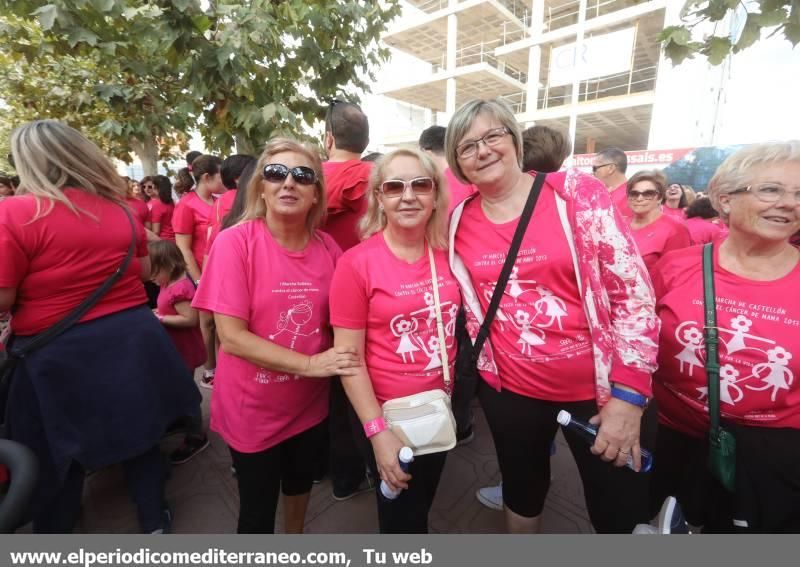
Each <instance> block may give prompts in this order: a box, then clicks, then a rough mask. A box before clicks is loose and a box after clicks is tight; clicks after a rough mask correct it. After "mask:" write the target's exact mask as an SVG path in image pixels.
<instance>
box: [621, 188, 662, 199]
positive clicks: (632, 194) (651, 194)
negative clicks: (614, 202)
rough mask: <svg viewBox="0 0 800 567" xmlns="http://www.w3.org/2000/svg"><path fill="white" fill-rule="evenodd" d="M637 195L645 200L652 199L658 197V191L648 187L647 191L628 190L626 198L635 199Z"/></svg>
mask: <svg viewBox="0 0 800 567" xmlns="http://www.w3.org/2000/svg"><path fill="white" fill-rule="evenodd" d="M639 197H641V198H642V199H644V200H645V201H652V200H653V199H655V198H656V197H658V191H656V190H655V189H648V190H647V191H628V199H631V200H632V201H635V200H636V199H638V198H639Z"/></svg>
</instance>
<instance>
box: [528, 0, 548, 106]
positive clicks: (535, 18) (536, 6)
mask: <svg viewBox="0 0 800 567" xmlns="http://www.w3.org/2000/svg"><path fill="white" fill-rule="evenodd" d="M543 30H544V0H531V26H530V29H529V32H530V35H531V37H534V38H537V37H540V36H541V35H542V33H543ZM541 64H542V48H541V46H539V45H535V46H533V47H531V48H529V49H528V82H527V84H526V85H525V112H534V111H535V110H536V109H537V108H538V99H539V75H540V74H541Z"/></svg>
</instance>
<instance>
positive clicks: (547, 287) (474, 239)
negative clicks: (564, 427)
mask: <svg viewBox="0 0 800 567" xmlns="http://www.w3.org/2000/svg"><path fill="white" fill-rule="evenodd" d="M517 224H518V220H517V219H515V220H513V221H510V222H507V223H503V224H495V223H493V222H491V221H490V220H489V219H488V218H487V217H486V215H485V214H484V212H483V209H482V208H481V196H480V195H478V196H477V197H475V198H474V199H473V200H472V201H470V202H468V203H467V204H466V205H465V207H464V213H463V216H462V219H461V223H460V225H459V230H458V232H457V233H456V239H455V247H456V252H458V254H459V256H461V258H462V259H463V260H464V263H465V265H466V267H467V270H469V272H470V277H471V279H472V285H473V287H474V288H475V291H476V292H477V293H478V297H479V299H480V302H481V307H482V308H483V310H484V311H485V310H486V309H488V307H489V301H490V300H491V297H492V293H493V292H494V288H495V286H496V285H497V279H498V278H499V276H500V271H501V270H502V268H503V262H504V261H505V257H506V253H507V252H508V249H509V248H510V246H511V240H512V239H513V237H514V231H515V230H516V228H517ZM470 227H481V228H480V230H475V229H470ZM491 339H492V348H493V349H494V356H495V362H496V363H497V367H498V369H499V375H500V379H501V385H502V387H503V388H508V389H509V390H511V391H512V392H516V393H518V394H522V395H524V396H529V397H532V398H537V399H543V400H552V401H578V400H590V399H594V397H595V380H594V362H593V359H592V342H591V337H590V336H589V323H588V321H587V319H586V315H585V313H584V310H583V304H582V302H581V299H580V294H579V293H578V284H577V278H576V275H575V268H574V265H573V261H572V255H571V253H570V250H569V245H568V244H567V239H566V235H565V234H564V229H563V227H562V225H561V221H560V220H559V217H558V211H557V210H556V203H555V192H554V190H553V188H552V187H551V186H550V185H549V184H548V183H545V185H544V187H543V188H542V193H541V195H540V196H539V201H538V203H537V204H536V209H534V212H533V216H532V217H531V220H530V225H529V226H528V229H527V231H526V232H525V237H524V238H523V239H522V245H521V246H520V250H519V253H518V254H517V261H516V263H515V266H514V269H513V271H512V272H511V277H510V279H509V280H508V285H507V286H506V290H505V294H504V295H503V299H502V300H501V302H500V307H499V308H498V310H497V315H496V317H495V320H494V322H493V323H492V327H491Z"/></svg>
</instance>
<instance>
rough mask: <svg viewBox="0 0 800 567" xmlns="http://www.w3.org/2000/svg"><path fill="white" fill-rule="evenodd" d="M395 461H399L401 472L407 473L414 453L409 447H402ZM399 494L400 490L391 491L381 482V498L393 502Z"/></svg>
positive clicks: (401, 490) (384, 482)
mask: <svg viewBox="0 0 800 567" xmlns="http://www.w3.org/2000/svg"><path fill="white" fill-rule="evenodd" d="M397 459H398V460H399V461H400V468H401V469H403V472H406V473H407V472H408V465H409V464H411V461H413V460H414V451H412V450H411V447H403V448H402V449H400V452H399V453H398V454H397ZM401 492H403V489H402V488H401V489H399V490H392V489H391V488H389V485H388V484H386V481H384V480H382V481H381V494H383V497H384V498H386V499H387V500H394V499H395V498H397V497H398V496H400V493H401Z"/></svg>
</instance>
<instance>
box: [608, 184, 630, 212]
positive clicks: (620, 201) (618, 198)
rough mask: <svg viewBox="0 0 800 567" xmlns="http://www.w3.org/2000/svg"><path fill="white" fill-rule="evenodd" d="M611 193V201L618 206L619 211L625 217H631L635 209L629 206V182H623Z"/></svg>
mask: <svg viewBox="0 0 800 567" xmlns="http://www.w3.org/2000/svg"><path fill="white" fill-rule="evenodd" d="M609 195H611V202H613V203H614V205H615V206H616V207H617V210H618V211H619V213H620V214H621V215H622V216H623V217H625V218H628V219H629V218H631V217H632V216H633V211H632V210H631V208H630V207H629V206H628V184H627V183H623V184H622V185H620V186H619V187H617V188H616V189H614V190H613V191H611V192H610V193H609Z"/></svg>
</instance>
